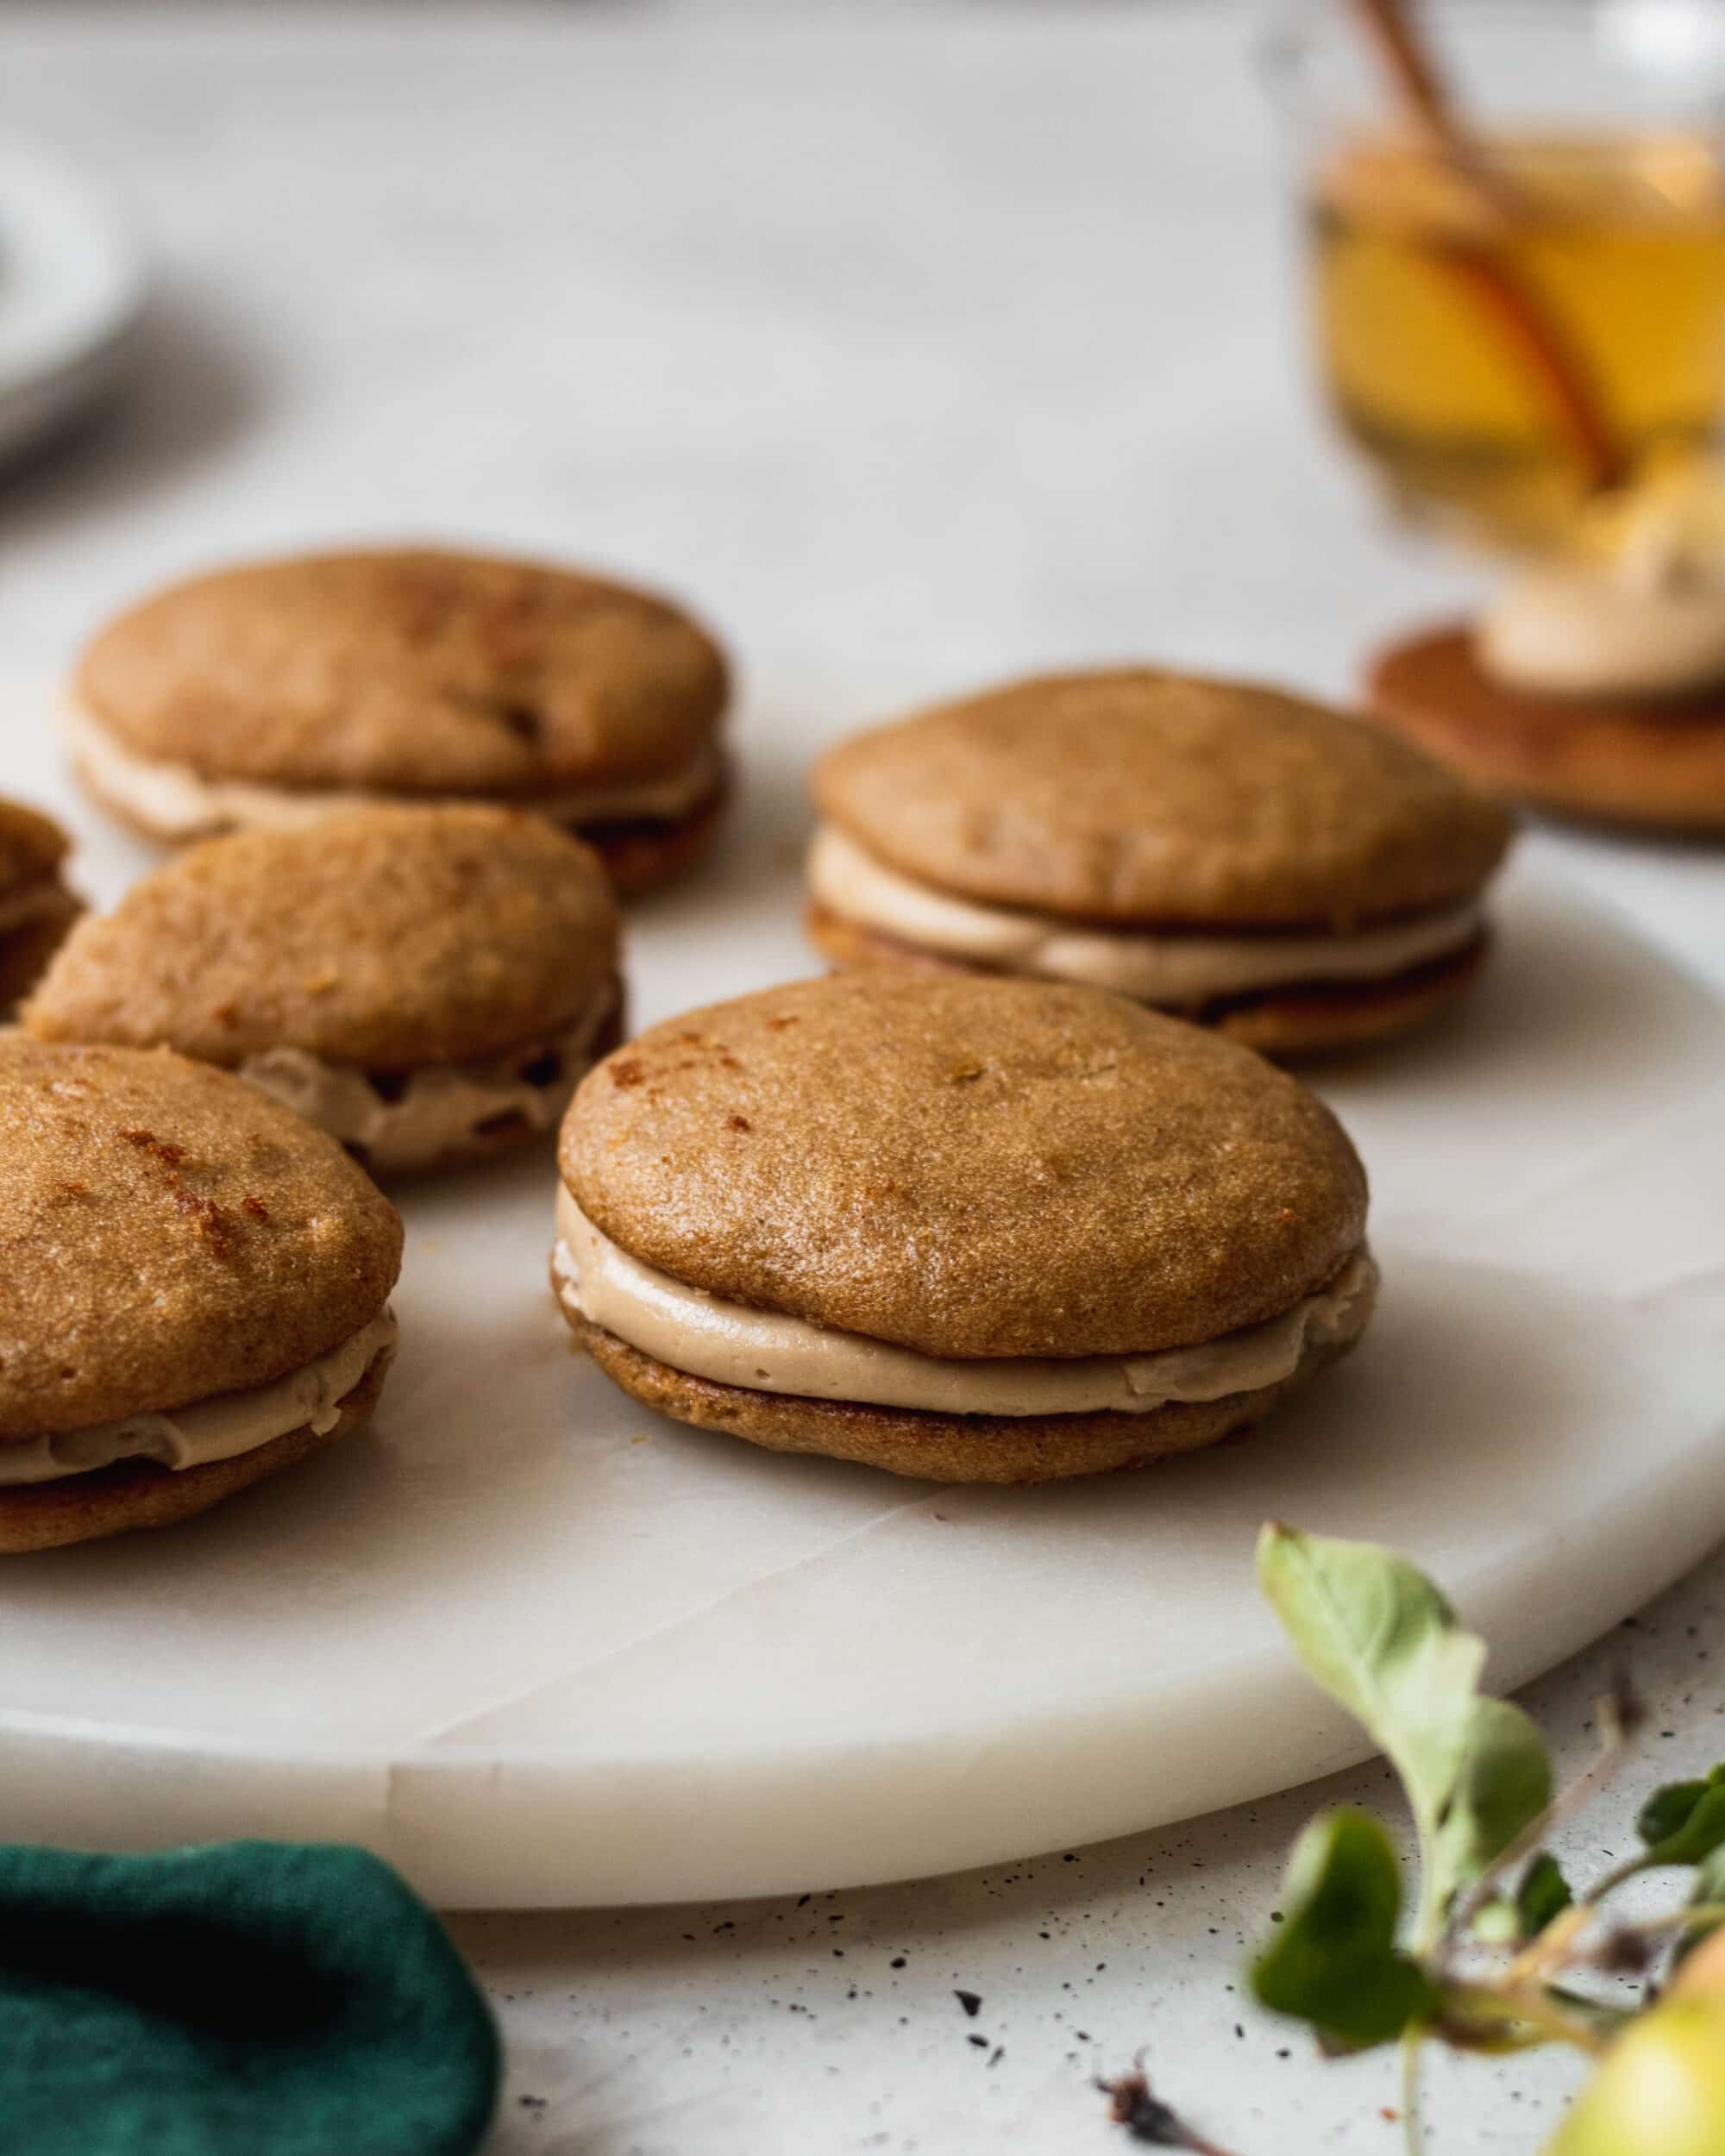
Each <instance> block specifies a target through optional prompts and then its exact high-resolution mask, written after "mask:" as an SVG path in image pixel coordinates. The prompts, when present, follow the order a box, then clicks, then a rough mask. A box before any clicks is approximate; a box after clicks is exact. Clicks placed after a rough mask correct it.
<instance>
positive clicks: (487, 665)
mask: <svg viewBox="0 0 1725 2156" xmlns="http://www.w3.org/2000/svg"><path fill="white" fill-rule="evenodd" d="M726 694H727V688H726V674H725V665H724V658H723V656H722V655H721V654H720V652H719V651H718V647H717V646H716V645H715V644H714V643H713V642H712V639H711V638H710V637H708V636H706V634H705V633H704V632H703V631H702V630H700V629H699V628H698V627H697V626H696V624H694V623H693V621H691V620H690V619H689V618H688V617H687V615H686V614H684V613H682V612H681V611H679V610H678V609H677V608H675V607H674V606H671V605H667V604H666V603H665V602H664V601H663V600H661V599H654V598H651V597H649V596H648V595H647V594H645V593H643V592H637V591H632V590H629V589H626V588H625V587H624V586H621V585H617V584H610V583H605V582H601V581H600V580H599V579H598V578H595V577H591V576H586V575H582V574H580V573H577V572H575V571H573V570H567V569H557V568H550V567H540V566H537V565H535V564H532V563H528V562H518V561H492V560H488V559H485V558H482V557H480V556H476V555H459V554H446V553H437V552H432V551H428V550H413V551H405V550H403V551H395V552H380V553H365V554H339V555H312V556H308V557H304V558H300V559H293V560H287V561H271V562H261V563H258V564H255V565H254V566H251V567H243V568H235V569H229V570H226V571H223V572H220V573H216V574H215V575H210V576H205V577H201V578H199V579H198V580H196V581H195V582H192V583H189V584H181V585H178V586H174V587H173V588H172V589H171V590H168V591H166V592H160V593H158V594H157V595H156V596H155V597H154V598H152V599H146V600H145V601H144V602H143V603H142V605H139V606H136V607H135V608H134V609H133V610H132V611H130V612H129V613H127V614H124V615H122V617H120V618H119V619H118V620H117V621H116V622H114V623H112V624H110V626H109V627H108V628H106V629H104V630H102V632H101V633H100V634H99V635H98V636H97V637H96V638H95V640H94V641H93V642H91V645H90V646H89V648H88V649H87V650H86V651H85V654H84V655H83V658H82V660H81V661H80V662H79V665H78V670H77V675H76V680H75V683H74V686H73V691H72V699H71V701H70V705H69V708H68V712H67V724H68V726H69V729H70V734H71V744H72V758H73V761H74V764H75V766H76V768H77V770H78V774H79V775H80V777H81V778H82V780H83V781H84V783H85V787H87V788H88V790H89V791H90V792H91V793H92V794H94V795H95V796H96V797H97V799H99V800H101V801H102V802H103V804H104V805H106V806H107V807H108V808H109V809H110V810H111V811H112V812H114V813H115V814H116V815H117V816H119V817H121V818H122V819H123V820H124V821H126V822H127V823H129V824H132V825H134V826H135V827H136V828H137V829H138V830H141V831H143V832H145V833H146V834H147V835H148V836H150V837H156V838H160V839H163V840H166V841H167V842H169V843H175V844H178V843H183V842H185V841H186V840H189V839H196V838H203V837H210V835H212V834H213V833H216V832H218V831H223V830H231V829H234V828H235V827H237V826H242V825H254V824H261V825H265V826H267V827H270V828H272V829H276V830H282V829H286V828H289V827H291V826H293V825H297V824H304V823H305V822H307V821H309V820H311V818H316V817H319V816H322V815H323V814H325V813H326V812H328V811H329V810H330V809H335V808H353V807H355V806H358V805H362V804H364V803H367V802H369V801H372V800H375V799H404V800H410V801H426V800H436V799H467V800H481V801H486V802H489V803H492V804H497V805H504V806H511V807H526V808H533V809H536V810H537V811H538V812H540V813H541V814H542V815H545V816H549V817H550V818H552V819H553V820H554V821H555V822H557V823H560V824H565V825H567V826H568V827H569V828H570V829H572V830H575V831H577V832H579V833H580V836H581V837H583V838H585V839H586V841H587V842H588V843H590V844H591V845H592V846H593V847H594V849H596V850H597V851H598V852H599V855H600V856H601V857H602V858H603V860H604V861H605V865H606V868H607V869H608V871H609V873H610V874H611V877H612V881H613V883H614V884H615V885H616V887H618V889H619V890H621V891H624V892H636V891H643V890H646V889H648V888H649V887H652V886H654V885H656V884H659V883H662V882H664V881H667V880H668V878H669V877H671V876H674V875H675V874H677V873H678V871H679V870H680V869H681V868H683V867H685V866H686V865H687V862H690V861H691V860H692V859H693V857H694V856H695V855H696V854H697V853H699V850H700V849H701V848H702V846H703V845H704V844H705V843H706V840H707V838H708V837H710V836H711V834H712V830H713V827H714V825H715V824H716V822H717V819H718V812H719V808H720V805H721V803H722V800H723V798H724V790H725V764H724V755H723V753H722V751H721V749H720V745H719V740H718V727H719V720H720V718H721V716H722V713H723V711H724V705H725V700H726Z"/></svg>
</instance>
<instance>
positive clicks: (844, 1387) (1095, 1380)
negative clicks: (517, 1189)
mask: <svg viewBox="0 0 1725 2156" xmlns="http://www.w3.org/2000/svg"><path fill="white" fill-rule="evenodd" d="M551 1267H552V1277H553V1280H554V1282H555V1285H556V1289H557V1294H558V1297H559V1300H561V1301H562V1302H563V1303H565V1304H566V1305H567V1306H568V1307H570V1308H572V1309H574V1310H575V1311H577V1312H579V1313H580V1315H581V1316H582V1317H583V1318H585V1319H587V1320H588V1322H589V1323H590V1324H593V1325H596V1326H602V1327H603V1328H604V1330H605V1332H610V1333H612V1334H614V1335H615V1336H616V1338H618V1339H619V1340H621V1341H623V1342H624V1344H625V1345H626V1346H629V1347H632V1348H637V1349H638V1350H639V1351H641V1353H642V1354H643V1355H649V1356H651V1357H653V1359H654V1360H655V1362H659V1363H668V1365H669V1366H670V1367H671V1368H672V1369H676V1370H681V1371H682V1372H684V1373H685V1374H686V1375H687V1376H691V1377H705V1378H708V1379H711V1380H712V1382H713V1383H715V1384H719V1385H739V1386H743V1387H744V1388H747V1389H749V1390H750V1391H754V1392H768V1393H793V1394H797V1395H800V1396H802V1397H804V1398H807V1399H811V1400H843V1401H854V1402H860V1403H862V1404H865V1405H868V1406H870V1407H913V1408H919V1409H922V1410H923V1411H925V1412H926V1413H936V1414H950V1415H1076V1414H1089V1413H1095V1412H1096V1411H1098V1410H1100V1409H1113V1410H1115V1411H1118V1412H1120V1413H1126V1414H1146V1413H1151V1411H1152V1410H1154V1409H1155V1408H1157V1407H1167V1406H1169V1405H1170V1403H1171V1402H1172V1401H1201V1400H1225V1399H1227V1398H1229V1397H1230V1396H1231V1395H1233V1394H1235V1393H1245V1392H1253V1391H1256V1390H1257V1389H1258V1388H1259V1387H1261V1386H1265V1385H1275V1384H1278V1383H1279V1382H1281V1381H1282V1380H1283V1378H1285V1377H1291V1376H1293V1374H1294V1372H1295V1370H1296V1369H1298V1368H1299V1366H1300V1363H1301V1361H1302V1357H1304V1356H1305V1354H1306V1353H1307V1351H1308V1349H1310V1348H1313V1347H1318V1346H1321V1345H1323V1344H1325V1343H1326V1342H1327V1341H1331V1340H1336V1339H1341V1338H1351V1337H1352V1335H1353V1334H1354V1333H1356V1332H1358V1331H1359V1329H1360V1328H1361V1326H1364V1323H1365V1320H1366V1319H1367V1317H1368V1316H1369V1315H1370V1314H1371V1305H1372V1299H1373V1296H1374V1294H1375V1293H1376V1291H1377V1266H1376V1265H1375V1264H1374V1263H1373V1262H1372V1259H1371V1253H1370V1252H1369V1251H1368V1250H1366V1249H1365V1247H1364V1244H1362V1245H1361V1246H1360V1248H1359V1249H1358V1250H1356V1251H1355V1252H1354V1254H1353V1256H1352V1257H1351V1258H1350V1259H1349V1260H1348V1261H1347V1263H1346V1264H1345V1265H1344V1266H1343V1268H1342V1269H1341V1271H1340V1272H1339V1273H1338V1274H1337V1275H1336V1277H1335V1278H1334V1279H1333V1281H1331V1282H1330V1283H1329V1285H1328V1286H1327V1287H1326V1288H1321V1289H1320V1291H1319V1292H1318V1293H1317V1294H1314V1295H1308V1296H1307V1297H1305V1299H1304V1300H1302V1301H1300V1302H1297V1303H1295V1305H1294V1307H1293V1308H1292V1309H1290V1310H1285V1311H1283V1313H1282V1314H1281V1315H1280V1316H1279V1317H1275V1318H1270V1319H1265V1320H1264V1323H1263V1324H1262V1325H1254V1326H1245V1327H1244V1328H1243V1329H1242V1330H1240V1331H1239V1332H1227V1333H1223V1334H1222V1335H1221V1336H1220V1338H1216V1339H1214V1340H1203V1341H1200V1342H1198V1343H1197V1344H1195V1345H1194V1346H1191V1347H1177V1348H1164V1349H1162V1350H1160V1351H1157V1353H1155V1354H1151V1355H1086V1356H1075V1357H1072V1358H1070V1359H1069V1360H1061V1359H1059V1358H1057V1357H1044V1358H1039V1357H1003V1358H1001V1359H1000V1360H999V1361H957V1360H952V1361H948V1360H946V1359H944V1358H943V1357H938V1356H933V1355H922V1354H919V1353H918V1352H917V1351H916V1350H915V1349H913V1348H904V1347H895V1346H894V1345H893V1344H892V1343H891V1342H889V1341H886V1340H869V1339H865V1338H863V1337H862V1335H861V1334H860V1333H855V1332H832V1331H830V1330H829V1329H827V1328H826V1327H825V1326H817V1325H812V1324H810V1323H809V1322H808V1321H807V1320H806V1319H802V1318H793V1317H787V1316H786V1315H784V1314H783V1313H779V1312H775V1311H770V1310H752V1309H750V1308H747V1307H745V1306H744V1305H743V1304H741V1303H733V1302H725V1301H723V1300H720V1299H719V1298H718V1296H716V1295H709V1294H705V1293H704V1292H703V1291H702V1290H701V1289H699V1288H691V1287H689V1286H687V1284H686V1283H685V1282H682V1281H680V1280H675V1279H674V1278H673V1277H672V1276H671V1275H670V1274H668V1273H665V1272H662V1271H660V1270H659V1269H658V1268H657V1267H656V1266H653V1265H649V1264H646V1263H643V1261H642V1260H641V1259H640V1258H637V1257H631V1256H630V1254H629V1252H628V1251H627V1250H622V1249H620V1248H619V1247H618V1244H615V1243H613V1242H612V1241H611V1239H610V1238H608V1237H607V1236H605V1235H604V1234H602V1233H601V1232H600V1231H599V1229H598V1228H596V1227H595V1226H594V1225H593V1222H592V1221H591V1220H589V1219H587V1217H586V1214H585V1213H583V1212H582V1211H581V1209H580V1206H578V1205H577V1204H576V1203H575V1200H574V1197H573V1196H572V1195H571V1194H570V1193H569V1191H568V1189H567V1188H565V1189H562V1190H561V1191H560V1192H559V1194H558V1199H557V1242H556V1247H555V1251H554V1252H553V1256H552V1261H551Z"/></svg>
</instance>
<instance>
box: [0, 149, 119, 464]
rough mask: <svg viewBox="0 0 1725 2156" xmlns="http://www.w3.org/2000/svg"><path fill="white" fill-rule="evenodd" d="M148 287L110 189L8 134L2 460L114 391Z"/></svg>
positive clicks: (0, 313) (0, 288) (1, 234)
mask: <svg viewBox="0 0 1725 2156" xmlns="http://www.w3.org/2000/svg"><path fill="white" fill-rule="evenodd" d="M146 287H147V276H146V268H145V258H144V250H143V248H142V246H141V243H140V241H139V239H138V237H137V235H136V234H135V231H134V230H133V229H132V226H131V222H130V221H129V218H128V217H127V216H126V214H125V212H124V210H123V209H122V207H121V205H120V204H119V203H118V201H117V200H116V197H114V196H113V195H112V194H111V193H110V191H109V190H108V188H107V187H106V186H104V185H103V184H102V183H101V182H100V181H99V180H98V179H96V178H94V177H93V176H92V175H91V174H90V173H89V172H85V170H84V169H83V168H82V167H81V166H78V165H77V164H75V163H74V162H73V161H72V160H70V159H69V158H67V157H65V156H64V155H62V154H60V152H59V151H57V150H54V149H52V148H50V147H47V145H46V144H43V143H39V142H35V141H31V140H29V139H28V137H26V136H22V135H11V134H0V459H9V458H11V457H13V456H15V455H16V454H18V453H19V452H20V451H22V450H23V449H26V448H29V447H31V446H33V445H34V443H35V442H39V441H40V440H41V439H42V438H43V437H44V436H47V435H50V434H52V433H53V431H54V429H56V428H58V427H60V426H61V425H62V424H63V423H65V422H66V421H67V420H69V419H71V418H72V417H75V416H76V415H77V413H78V412H79V411H82V410H84V409H85V407H86V406H88V405H90V404H93V403H94V402H96V401H97V399H99V398H102V397H103V396H104V395H106V394H107V393H108V392H110V390H112V389H113V388H115V387H116V385H117V384H118V383H119V382H120V381H121V379H122V378H123V375H124V373H125V370H126V367H127V365H128V362H129V359H130V356H131V352H132V348H133V343H134V332H135V329H136V326H137V322H138V317H139V315H140V313H141V310H142V306H143V300H144V294H145V291H146Z"/></svg>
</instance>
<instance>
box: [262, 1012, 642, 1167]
mask: <svg viewBox="0 0 1725 2156" xmlns="http://www.w3.org/2000/svg"><path fill="white" fill-rule="evenodd" d="M617 1007H618V988H617V985H616V983H615V982H607V983H606V985H605V989H604V990H603V992H602V993H600V994H599V997H598V998H597V999H596V1000H594V1002H593V1004H592V1006H590V1007H589V1008H588V1009H587V1010H586V1012H583V1013H582V1015H581V1016H580V1018H577V1019H575V1020H574V1022H573V1023H572V1024H570V1025H566V1026H564V1027H563V1028H562V1030H561V1031H559V1032H557V1033H555V1034H553V1035H552V1036H551V1037H549V1039H547V1040H545V1041H543V1042H538V1043H534V1044H530V1045H528V1046H526V1047H524V1048H518V1049H514V1050H511V1052H510V1053H509V1054H508V1055H506V1056H487V1057H486V1058H484V1059H483V1060H481V1061H479V1062H467V1063H422V1064H419V1065H418V1066H417V1067H416V1068H415V1069H410V1070H406V1071H403V1072H401V1073H400V1074H398V1075H391V1076H390V1077H389V1078H388V1079H387V1080H386V1081H384V1080H382V1079H381V1077H380V1076H374V1075H372V1074H370V1073H368V1072H367V1071H364V1070H362V1069H360V1068H359V1067H358V1066H357V1065H355V1064H351V1063H330V1062H324V1060H323V1057H322V1056H313V1055H311V1054H309V1053H308V1052H307V1051H306V1050H304V1049H303V1048H291V1047H285V1046H284V1047H280V1048H270V1049H266V1050H263V1052H262V1053H261V1054H260V1055H256V1056H248V1057H247V1059H246V1060H245V1062H242V1064H241V1065H240V1066H239V1075H240V1076H241V1077H242V1078H245V1079H248V1080H249V1081H250V1082H251V1083H252V1084H253V1085H254V1086H259V1087H262V1089H263V1090H264V1092H266V1093H268V1094H273V1095H274V1096H275V1098H276V1099H277V1100H280V1101H283V1102H285V1105H286V1106H288V1107H290V1108H292V1109H293V1110H294V1111H295V1112H297V1113H298V1114H299V1115H303V1116H304V1118H305V1119H306V1121H307V1122H308V1123H315V1124H316V1125H317V1127H318V1129H319V1130H320V1131H328V1132H329V1135H330V1137H331V1138H339V1139H340V1140H341V1142H342V1144H344V1145H351V1146H353V1147H354V1148H355V1149H356V1150H359V1151H361V1152H362V1153H363V1155H364V1156H365V1158H366V1159H367V1162H368V1163H370V1164H371V1166H373V1168H376V1169H385V1170H394V1169H413V1168H423V1167H426V1166H429V1165H430V1163H431V1162H433V1161H435V1160H437V1159H440V1158H442V1157H444V1156H448V1155H449V1154H451V1153H455V1152H457V1151H460V1150H463V1149H464V1148H465V1147H466V1146H467V1144H468V1142H469V1141H470V1140H471V1139H473V1138H474V1137H476V1136H482V1135H483V1134H484V1128H485V1126H486V1125H488V1124H496V1123H498V1122H499V1121H500V1120H501V1119H505V1118H518V1119H520V1120H521V1121H522V1122H524V1124H525V1125H527V1127H528V1129H529V1130H530V1131H549V1130H551V1129H552V1128H553V1127H554V1126H555V1125H556V1124H557V1123H558V1122H559V1121H560V1120H561V1117H562V1113H563V1111H564V1109H565V1108H567V1107H568V1105H569V1100H570V1096H571V1095H572V1094H574V1090H575V1087H576V1085H577V1083H578V1082H579V1081H580V1078H581V1076H582V1075H583V1073H584V1072H585V1071H586V1069H587V1067H588V1065H589V1064H590V1063H591V1062H592V1061H593V1046H594V1044H595V1042H596V1041H597V1040H598V1039H599V1035H600V1033H601V1032H602V1031H603V1030H604V1028H605V1022H606V1021H607V1019H609V1018H611V1017H612V1014H613V1013H614V1012H616V1010H617Z"/></svg>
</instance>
